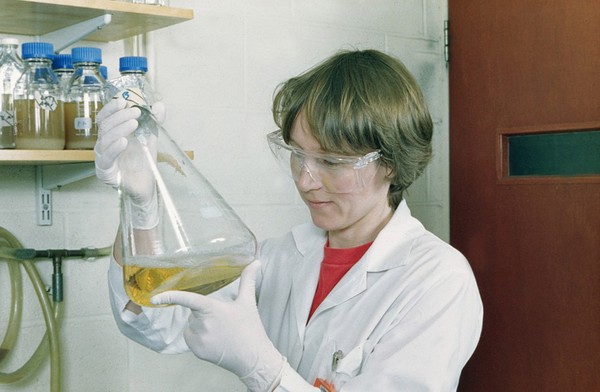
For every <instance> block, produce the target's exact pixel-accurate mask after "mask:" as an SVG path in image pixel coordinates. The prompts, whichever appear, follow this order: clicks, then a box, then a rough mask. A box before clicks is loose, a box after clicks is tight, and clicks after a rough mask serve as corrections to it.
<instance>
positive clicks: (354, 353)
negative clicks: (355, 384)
mask: <svg viewBox="0 0 600 392" xmlns="http://www.w3.org/2000/svg"><path fill="white" fill-rule="evenodd" d="M362 363H363V345H362V344H361V345H358V346H356V347H354V348H353V349H352V350H350V352H348V353H347V354H345V355H343V356H342V357H341V358H339V360H338V361H337V363H336V364H335V366H334V369H333V373H334V375H333V380H334V384H335V386H336V389H337V390H339V389H340V388H341V387H342V386H343V385H344V384H345V383H346V382H348V380H350V379H351V378H353V377H355V376H356V375H358V373H360V370H361V368H362Z"/></svg>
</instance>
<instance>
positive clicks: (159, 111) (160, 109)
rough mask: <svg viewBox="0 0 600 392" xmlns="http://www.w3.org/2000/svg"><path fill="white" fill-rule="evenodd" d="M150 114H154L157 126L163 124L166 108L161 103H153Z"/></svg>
mask: <svg viewBox="0 0 600 392" xmlns="http://www.w3.org/2000/svg"><path fill="white" fill-rule="evenodd" d="M152 114H154V118H156V121H157V122H158V123H159V124H163V123H164V122H165V119H166V118H167V107H166V106H165V104H164V103H163V102H162V101H160V102H155V103H154V105H152Z"/></svg>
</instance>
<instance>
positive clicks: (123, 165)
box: [118, 88, 256, 306]
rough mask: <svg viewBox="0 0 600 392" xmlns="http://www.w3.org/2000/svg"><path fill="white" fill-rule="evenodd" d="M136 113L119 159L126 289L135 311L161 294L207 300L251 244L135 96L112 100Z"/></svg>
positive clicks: (240, 264) (125, 93)
mask: <svg viewBox="0 0 600 392" xmlns="http://www.w3.org/2000/svg"><path fill="white" fill-rule="evenodd" d="M118 95H120V96H122V97H123V98H125V99H126V100H127V101H128V103H129V104H130V105H133V106H137V107H139V108H140V109H141V110H142V116H141V117H140V118H139V119H138V122H139V127H138V129H137V130H136V131H135V133H134V134H133V135H132V136H131V137H130V140H129V141H128V147H127V149H126V150H125V151H124V152H123V153H122V154H121V156H120V157H119V170H120V196H121V231H122V243H123V255H122V256H123V264H124V268H123V269H124V274H125V276H124V280H125V289H126V291H127V294H128V295H129V297H130V298H131V299H132V300H133V301H134V302H136V303H138V304H140V305H144V306H152V305H151V303H150V302H149V300H150V298H151V297H152V296H154V295H156V294H158V293H160V292H163V291H166V290H186V291H193V292H197V293H200V294H208V293H210V292H213V291H215V290H217V289H219V288H221V287H223V286H225V285H226V284H228V283H230V282H232V281H233V280H235V279H236V278H238V277H239V275H240V273H241V271H242V270H243V269H244V267H245V266H246V265H248V264H249V263H251V262H252V261H253V260H254V257H255V253H256V239H255V237H254V235H253V234H252V232H251V231H250V230H249V229H248V227H246V225H245V224H244V223H243V222H242V220H241V219H240V218H239V217H238V216H237V214H236V213H235V212H234V211H233V209H232V208H231V207H230V206H229V205H228V204H227V203H226V202H225V201H224V199H223V198H222V197H221V196H220V195H219V193H218V192H217V191H216V190H215V189H214V188H213V187H212V185H211V184H210V183H209V182H208V180H206V179H205V177H204V176H202V174H200V172H199V171H198V170H197V169H196V168H195V167H194V165H193V164H192V162H191V161H190V160H189V158H188V157H187V155H186V154H185V153H183V151H181V149H180V148H179V147H178V146H177V145H176V144H175V143H174V142H173V140H172V139H171V137H169V135H168V133H167V131H166V130H165V129H164V128H163V127H162V126H161V125H159V124H158V123H157V122H156V120H155V118H154V116H153V115H152V113H151V111H150V110H149V109H148V107H147V106H146V105H144V103H143V100H140V96H142V95H143V94H142V92H141V91H140V90H136V89H135V88H134V89H126V90H122V91H120V92H119V93H118Z"/></svg>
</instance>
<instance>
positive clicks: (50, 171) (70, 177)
mask: <svg viewBox="0 0 600 392" xmlns="http://www.w3.org/2000/svg"><path fill="white" fill-rule="evenodd" d="M95 174H96V168H95V166H94V162H82V163H67V164H62V165H46V166H41V165H38V166H37V167H36V172H35V177H36V178H35V191H36V192H35V194H36V200H37V202H36V204H37V222H38V225H39V226H50V225H52V190H53V189H58V188H60V187H61V186H63V185H67V184H71V183H73V182H76V181H79V180H83V179H84V178H88V177H92V176H94V175H95Z"/></svg>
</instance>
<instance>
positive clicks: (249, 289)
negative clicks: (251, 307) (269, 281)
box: [236, 260, 261, 303]
mask: <svg viewBox="0 0 600 392" xmlns="http://www.w3.org/2000/svg"><path fill="white" fill-rule="evenodd" d="M260 267H261V263H260V260H254V261H253V262H252V263H250V264H249V265H248V266H246V268H244V270H243V271H242V275H241V276H240V288H239V291H238V297H237V300H236V301H242V302H245V303H256V275H257V274H258V271H260Z"/></svg>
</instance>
